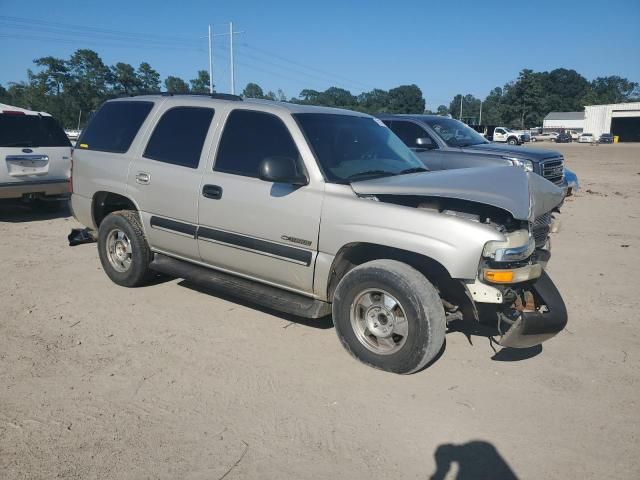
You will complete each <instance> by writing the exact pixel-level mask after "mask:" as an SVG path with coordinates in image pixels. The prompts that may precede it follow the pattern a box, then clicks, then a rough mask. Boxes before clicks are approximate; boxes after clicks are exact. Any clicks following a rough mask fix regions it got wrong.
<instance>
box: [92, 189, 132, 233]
mask: <svg viewBox="0 0 640 480" xmlns="http://www.w3.org/2000/svg"><path fill="white" fill-rule="evenodd" d="M118 210H137V208H136V206H135V205H134V203H133V202H132V201H131V200H130V199H129V198H127V197H125V196H124V195H119V194H117V193H112V192H97V193H96V194H95V195H94V196H93V205H92V207H91V212H92V214H93V221H94V223H95V224H96V227H99V226H100V223H102V220H104V218H105V217H106V216H107V215H109V214H110V213H111V212H117V211H118Z"/></svg>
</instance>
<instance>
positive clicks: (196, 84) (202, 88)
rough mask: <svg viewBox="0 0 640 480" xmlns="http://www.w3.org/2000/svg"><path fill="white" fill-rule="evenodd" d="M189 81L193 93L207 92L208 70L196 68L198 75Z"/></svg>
mask: <svg viewBox="0 0 640 480" xmlns="http://www.w3.org/2000/svg"><path fill="white" fill-rule="evenodd" d="M189 82H190V83H191V91H192V92H194V93H209V72H207V71H206V70H198V76H197V77H196V78H194V79H193V80H189Z"/></svg>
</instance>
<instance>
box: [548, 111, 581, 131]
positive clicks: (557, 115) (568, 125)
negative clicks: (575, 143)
mask: <svg viewBox="0 0 640 480" xmlns="http://www.w3.org/2000/svg"><path fill="white" fill-rule="evenodd" d="M583 129H584V112H551V113H549V115H547V116H546V117H544V120H543V121H542V131H543V132H559V131H560V130H575V131H577V132H582V130H583Z"/></svg>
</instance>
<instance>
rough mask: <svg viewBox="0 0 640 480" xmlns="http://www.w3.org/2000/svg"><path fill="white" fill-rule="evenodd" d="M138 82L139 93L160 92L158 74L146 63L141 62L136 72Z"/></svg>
mask: <svg viewBox="0 0 640 480" xmlns="http://www.w3.org/2000/svg"><path fill="white" fill-rule="evenodd" d="M136 75H137V76H138V81H139V82H140V91H142V92H156V91H158V90H160V74H159V73H158V72H157V71H155V70H154V69H153V68H151V65H149V64H148V63H147V62H142V63H141V64H140V66H139V67H138V71H137V72H136Z"/></svg>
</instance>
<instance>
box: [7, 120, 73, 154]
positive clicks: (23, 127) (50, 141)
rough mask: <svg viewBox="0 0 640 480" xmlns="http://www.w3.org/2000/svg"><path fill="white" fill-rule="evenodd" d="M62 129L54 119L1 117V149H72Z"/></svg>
mask: <svg viewBox="0 0 640 480" xmlns="http://www.w3.org/2000/svg"><path fill="white" fill-rule="evenodd" d="M70 146H71V143H69V139H68V138H67V136H66V135H65V133H64V130H62V127H60V125H59V124H58V122H56V121H55V120H54V119H53V118H52V117H44V116H40V115H6V114H2V115H0V147H70Z"/></svg>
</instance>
